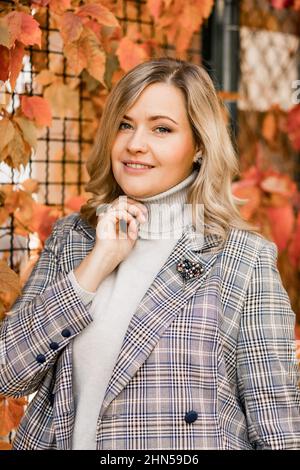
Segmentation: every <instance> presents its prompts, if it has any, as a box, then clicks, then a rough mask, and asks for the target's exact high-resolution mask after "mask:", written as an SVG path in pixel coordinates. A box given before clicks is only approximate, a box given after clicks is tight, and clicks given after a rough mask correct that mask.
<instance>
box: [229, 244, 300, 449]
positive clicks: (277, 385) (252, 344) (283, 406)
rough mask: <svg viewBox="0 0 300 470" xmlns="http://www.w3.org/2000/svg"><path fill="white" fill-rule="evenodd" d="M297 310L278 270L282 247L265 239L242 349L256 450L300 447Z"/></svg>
mask: <svg viewBox="0 0 300 470" xmlns="http://www.w3.org/2000/svg"><path fill="white" fill-rule="evenodd" d="M299 379H300V377H299V365H298V361H297V358H296V342H295V314H294V312H293V310H292V308H291V304H290V300H289V297H288V294H287V292H286V290H285V289H284V287H283V285H282V281H281V277H280V274H279V271H278V269H277V246H276V245H275V243H273V242H270V241H268V240H266V241H264V246H263V248H262V249H261V251H260V253H259V255H258V258H257V260H256V264H255V267H254V270H253V273H252V276H251V280H250V283H249V287H248V289H247V294H246V299H245V303H244V306H243V311H242V314H241V323H240V331H239V340H238V348H237V380H238V389H239V397H240V400H241V402H242V405H243V407H244V411H245V415H246V420H247V424H248V433H249V439H250V442H251V443H252V445H253V447H254V448H255V449H271V450H273V449H299V448H300V389H299Z"/></svg>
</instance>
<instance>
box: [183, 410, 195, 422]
mask: <svg viewBox="0 0 300 470" xmlns="http://www.w3.org/2000/svg"><path fill="white" fill-rule="evenodd" d="M197 418H198V413H197V411H194V410H192V411H188V412H187V413H185V417H184V419H185V421H186V422H187V423H193V422H194V421H196V419H197Z"/></svg>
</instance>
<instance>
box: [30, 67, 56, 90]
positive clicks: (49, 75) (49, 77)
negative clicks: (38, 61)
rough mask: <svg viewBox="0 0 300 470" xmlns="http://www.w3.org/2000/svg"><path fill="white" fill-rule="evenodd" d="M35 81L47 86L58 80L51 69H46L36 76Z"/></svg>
mask: <svg viewBox="0 0 300 470" xmlns="http://www.w3.org/2000/svg"><path fill="white" fill-rule="evenodd" d="M34 80H35V82H36V83H39V84H40V85H43V86H47V85H50V83H53V82H54V81H55V80H56V76H55V74H54V73H53V72H51V70H48V69H44V70H42V71H41V72H40V73H39V74H38V75H36V76H35V79H34Z"/></svg>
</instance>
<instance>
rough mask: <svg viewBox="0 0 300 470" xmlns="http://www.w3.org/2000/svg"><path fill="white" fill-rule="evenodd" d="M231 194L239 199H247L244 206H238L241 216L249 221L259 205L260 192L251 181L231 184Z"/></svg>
mask: <svg viewBox="0 0 300 470" xmlns="http://www.w3.org/2000/svg"><path fill="white" fill-rule="evenodd" d="M232 192H233V194H234V195H235V196H237V197H239V198H241V199H248V202H246V204H245V205H243V206H240V208H239V210H240V213H241V214H242V216H243V217H244V218H245V219H246V220H249V219H250V218H251V217H252V216H253V214H255V212H256V210H257V209H258V208H259V206H260V204H261V191H260V189H259V188H258V187H257V186H255V185H254V184H253V182H252V181H251V180H244V181H236V182H235V183H233V184H232Z"/></svg>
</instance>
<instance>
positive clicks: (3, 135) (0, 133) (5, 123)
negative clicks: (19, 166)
mask: <svg viewBox="0 0 300 470" xmlns="http://www.w3.org/2000/svg"><path fill="white" fill-rule="evenodd" d="M14 135H15V128H14V126H13V124H12V122H11V120H10V119H8V118H3V119H1V121H0V154H1V153H2V150H3V149H4V147H6V145H7V144H8V143H9V142H10V141H11V140H12V139H13V138H14ZM0 160H1V155H0Z"/></svg>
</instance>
